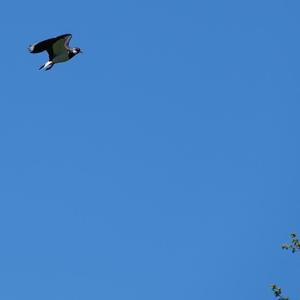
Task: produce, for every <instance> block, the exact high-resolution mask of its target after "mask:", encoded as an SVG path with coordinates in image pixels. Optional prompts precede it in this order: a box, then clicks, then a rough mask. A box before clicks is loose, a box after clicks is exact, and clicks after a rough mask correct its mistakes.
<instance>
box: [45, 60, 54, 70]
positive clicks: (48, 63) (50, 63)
mask: <svg viewBox="0 0 300 300" xmlns="http://www.w3.org/2000/svg"><path fill="white" fill-rule="evenodd" d="M50 65H52V61H47V62H46V63H45V64H44V67H43V68H44V69H47V68H48V67H49V66H50Z"/></svg>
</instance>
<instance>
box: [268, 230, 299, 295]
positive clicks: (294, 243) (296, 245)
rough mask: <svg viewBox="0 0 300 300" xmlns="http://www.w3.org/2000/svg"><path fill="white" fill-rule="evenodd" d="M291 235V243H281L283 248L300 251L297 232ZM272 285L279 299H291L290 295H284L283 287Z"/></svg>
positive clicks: (293, 251)
mask: <svg viewBox="0 0 300 300" xmlns="http://www.w3.org/2000/svg"><path fill="white" fill-rule="evenodd" d="M290 237H291V242H290V243H285V244H282V245H281V249H283V250H291V251H292V253H295V252H297V251H300V242H299V240H298V239H297V235H296V233H291V235H290ZM271 287H272V292H273V294H274V296H275V297H276V298H277V299H278V300H289V298H288V297H285V296H283V295H282V290H281V288H280V287H279V286H278V285H276V284H272V286H271Z"/></svg>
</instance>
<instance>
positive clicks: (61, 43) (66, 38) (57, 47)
mask: <svg viewBox="0 0 300 300" xmlns="http://www.w3.org/2000/svg"><path fill="white" fill-rule="evenodd" d="M71 38H72V34H70V33H67V34H62V35H59V36H57V37H55V38H51V39H48V40H45V41H41V42H39V43H36V44H33V45H31V46H30V47H29V48H28V50H29V52H30V53H40V52H43V51H47V52H48V55H49V61H47V62H46V63H45V64H43V65H42V66H41V67H40V68H39V70H41V69H45V70H46V71H47V70H50V69H51V68H52V67H53V66H54V64H57V63H62V62H65V61H67V60H69V59H71V58H72V57H74V56H75V55H76V54H78V53H82V51H81V50H80V48H77V47H76V48H70V47H69V42H70V40H71Z"/></svg>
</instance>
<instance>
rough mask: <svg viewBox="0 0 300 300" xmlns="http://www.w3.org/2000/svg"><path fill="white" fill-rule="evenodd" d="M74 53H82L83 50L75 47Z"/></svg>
mask: <svg viewBox="0 0 300 300" xmlns="http://www.w3.org/2000/svg"><path fill="white" fill-rule="evenodd" d="M73 53H74V54H78V53H82V51H81V49H80V48H74V49H73Z"/></svg>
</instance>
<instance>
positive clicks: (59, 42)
mask: <svg viewBox="0 0 300 300" xmlns="http://www.w3.org/2000/svg"><path fill="white" fill-rule="evenodd" d="M71 38H72V34H63V35H60V36H57V37H56V38H55V41H54V42H53V45H52V48H53V52H54V55H55V54H56V53H63V52H65V51H67V50H68V49H69V42H70V40H71Z"/></svg>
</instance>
